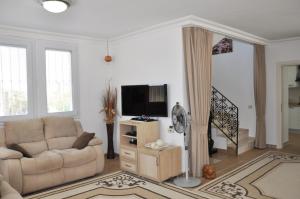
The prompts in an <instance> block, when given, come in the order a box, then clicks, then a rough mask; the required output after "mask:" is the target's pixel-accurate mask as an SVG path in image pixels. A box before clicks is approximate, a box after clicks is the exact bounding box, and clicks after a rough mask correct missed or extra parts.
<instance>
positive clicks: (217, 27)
mask: <svg viewBox="0 0 300 199" xmlns="http://www.w3.org/2000/svg"><path fill="white" fill-rule="evenodd" d="M188 26H199V27H202V28H205V29H208V30H210V31H212V32H215V33H218V34H222V35H225V36H228V37H232V38H235V39H239V40H242V41H245V42H249V43H256V44H262V45H266V44H268V43H271V42H278V41H283V40H275V41H274V40H273V41H269V40H267V39H264V38H262V37H259V36H256V35H253V34H250V33H247V32H245V31H241V30H239V29H236V28H232V27H229V26H226V25H223V24H220V23H216V22H213V21H210V20H206V19H203V18H200V17H197V16H194V15H189V16H186V17H182V18H178V19H175V20H171V21H167V22H163V23H160V24H156V25H153V26H150V27H147V28H143V29H140V30H138V31H134V32H131V33H127V34H124V35H121V36H116V37H112V38H108V39H109V41H111V42H116V41H120V40H124V39H128V38H132V37H135V36H138V35H141V34H146V33H149V32H153V31H159V30H162V29H165V28H170V27H188ZM20 33H22V34H20ZM0 34H1V35H8V36H17V37H29V38H34V39H55V40H57V39H58V40H64V41H65V40H67V41H70V40H72V41H78V40H85V41H93V42H95V41H96V42H106V41H107V38H101V37H89V36H83V35H78V34H65V33H57V32H50V31H43V30H36V29H30V28H20V27H14V26H7V25H0Z"/></svg>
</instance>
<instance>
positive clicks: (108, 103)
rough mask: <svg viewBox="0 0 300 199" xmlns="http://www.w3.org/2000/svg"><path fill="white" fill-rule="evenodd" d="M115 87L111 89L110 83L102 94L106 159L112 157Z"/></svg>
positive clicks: (115, 103) (115, 102) (115, 100)
mask: <svg viewBox="0 0 300 199" xmlns="http://www.w3.org/2000/svg"><path fill="white" fill-rule="evenodd" d="M116 105H117V89H112V88H111V86H110V84H109V85H108V87H107V89H106V90H105V92H104V94H103V96H102V106H103V108H102V110H101V112H104V113H105V119H104V120H105V122H106V131H107V154H106V157H107V159H114V158H115V152H114V143H113V140H114V121H115V116H116V114H117V111H116Z"/></svg>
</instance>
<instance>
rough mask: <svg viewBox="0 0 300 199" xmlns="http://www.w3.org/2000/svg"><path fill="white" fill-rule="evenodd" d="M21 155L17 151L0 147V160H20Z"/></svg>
mask: <svg viewBox="0 0 300 199" xmlns="http://www.w3.org/2000/svg"><path fill="white" fill-rule="evenodd" d="M22 157H23V155H22V153H20V152H19V151H15V150H11V149H8V148H6V147H0V160H8V159H20V158H22Z"/></svg>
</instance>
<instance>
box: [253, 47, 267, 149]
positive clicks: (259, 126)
mask: <svg viewBox="0 0 300 199" xmlns="http://www.w3.org/2000/svg"><path fill="white" fill-rule="evenodd" d="M254 97H255V109H256V136H255V147H256V148H259V149H264V148H266V119H265V114H266V63H265V46H263V45H258V44H255V45H254Z"/></svg>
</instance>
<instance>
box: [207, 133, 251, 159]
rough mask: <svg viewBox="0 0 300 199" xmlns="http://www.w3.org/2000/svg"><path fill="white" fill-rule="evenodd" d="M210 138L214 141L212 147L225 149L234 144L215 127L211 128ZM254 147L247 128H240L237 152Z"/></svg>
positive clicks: (232, 146)
mask: <svg viewBox="0 0 300 199" xmlns="http://www.w3.org/2000/svg"><path fill="white" fill-rule="evenodd" d="M212 139H213V140H214V141H215V144H214V147H215V148H217V149H224V150H227V149H228V147H230V148H234V149H235V145H234V144H233V143H232V142H231V141H230V140H229V139H227V137H226V136H225V135H224V134H223V133H222V132H221V131H220V130H219V129H217V128H212ZM253 148H254V138H252V137H249V131H248V129H240V133H239V146H238V154H242V153H245V152H247V151H249V150H251V149H253Z"/></svg>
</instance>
